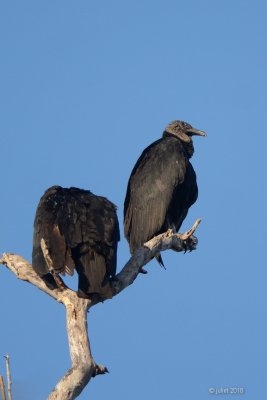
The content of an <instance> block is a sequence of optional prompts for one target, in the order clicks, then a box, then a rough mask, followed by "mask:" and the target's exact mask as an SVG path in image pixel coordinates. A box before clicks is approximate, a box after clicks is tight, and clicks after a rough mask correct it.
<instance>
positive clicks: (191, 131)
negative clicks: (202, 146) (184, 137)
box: [186, 128, 207, 136]
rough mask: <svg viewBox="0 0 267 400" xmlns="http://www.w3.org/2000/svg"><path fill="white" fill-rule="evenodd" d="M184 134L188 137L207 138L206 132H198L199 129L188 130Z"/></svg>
mask: <svg viewBox="0 0 267 400" xmlns="http://www.w3.org/2000/svg"><path fill="white" fill-rule="evenodd" d="M186 133H187V134H188V135H191V136H193V135H197V136H207V134H206V132H204V131H200V130H199V129H195V128H189V129H187V131H186Z"/></svg>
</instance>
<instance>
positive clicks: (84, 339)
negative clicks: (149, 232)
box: [0, 220, 200, 400]
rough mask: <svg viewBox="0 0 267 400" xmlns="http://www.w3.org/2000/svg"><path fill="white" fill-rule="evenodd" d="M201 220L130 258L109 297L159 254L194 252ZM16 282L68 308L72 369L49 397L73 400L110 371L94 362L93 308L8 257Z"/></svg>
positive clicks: (154, 241)
mask: <svg viewBox="0 0 267 400" xmlns="http://www.w3.org/2000/svg"><path fill="white" fill-rule="evenodd" d="M199 223H200V220H197V221H196V222H195V224H194V226H193V227H192V228H191V229H190V230H189V231H187V232H185V233H184V234H176V233H173V232H172V231H171V230H169V231H167V232H165V233H163V234H160V235H158V236H156V237H154V238H153V239H151V240H149V241H148V242H147V243H145V244H144V247H141V248H140V249H138V250H137V251H136V252H135V254H134V255H133V256H132V257H131V258H130V260H129V261H128V262H127V263H126V265H125V266H124V267H123V268H122V270H121V271H120V272H119V273H118V274H117V275H116V276H115V277H114V278H113V279H112V280H111V281H110V293H109V294H110V296H109V298H111V297H113V296H115V295H117V294H118V293H120V292H121V291H122V290H123V289H125V288H126V287H128V286H129V285H131V284H132V283H133V282H134V280H135V279H136V278H137V276H138V274H139V273H140V271H141V268H142V267H143V266H144V265H146V264H147V263H148V262H149V261H150V260H151V259H152V258H153V257H154V256H155V255H156V254H157V253H159V252H162V251H165V250H167V249H172V250H175V251H178V252H182V251H187V250H194V249H195V248H196V245H197V239H196V237H194V236H193V233H194V232H195V230H196V228H197V226H198V225H199ZM0 263H1V264H4V265H5V266H6V267H7V268H8V269H9V270H10V271H12V272H13V273H14V274H15V275H16V276H17V278H19V279H22V280H24V281H27V282H29V283H31V284H33V285H35V286H36V287H38V288H39V289H40V290H42V291H43V292H46V293H47V294H48V295H49V296H51V297H53V298H54V299H55V300H57V301H58V302H60V303H63V304H64V305H65V308H66V320H67V321H66V324H67V334H68V341H69V349H70V357H71V363H72V366H71V368H70V369H69V370H68V371H67V372H66V374H65V375H64V376H63V378H62V379H61V380H60V381H59V382H58V384H57V385H56V387H55V388H54V389H53V391H52V392H51V394H50V395H49V397H48V399H49V400H59V399H60V400H73V399H75V398H76V397H77V396H78V395H79V394H80V393H81V392H82V390H83V389H84V387H85V386H86V385H87V383H88V382H89V381H90V379H91V377H94V376H96V375H98V374H103V373H105V372H108V371H107V368H106V367H104V366H101V365H97V364H96V363H95V361H94V359H93V356H92V353H91V349H90V343H89V339H88V332H87V312H88V310H89V308H90V307H91V306H92V305H94V304H95V303H94V304H92V302H91V301H90V300H89V299H83V298H79V297H78V296H77V294H76V292H74V291H73V290H71V289H65V290H63V291H62V290H59V289H54V290H51V289H49V288H48V287H47V286H46V284H45V283H44V281H43V280H42V279H41V278H40V277H39V276H38V275H37V274H36V273H35V272H34V270H33V268H32V267H31V265H30V264H29V263H28V262H27V261H26V260H25V259H23V258H22V257H21V256H19V255H15V254H10V253H6V254H3V257H2V259H1V260H0Z"/></svg>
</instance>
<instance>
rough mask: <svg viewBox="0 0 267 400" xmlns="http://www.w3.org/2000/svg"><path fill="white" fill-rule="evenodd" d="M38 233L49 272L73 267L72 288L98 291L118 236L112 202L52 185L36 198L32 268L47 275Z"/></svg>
mask: <svg viewBox="0 0 267 400" xmlns="http://www.w3.org/2000/svg"><path fill="white" fill-rule="evenodd" d="M42 238H43V239H44V240H45V242H46V244H47V247H48V250H49V255H50V257H51V259H52V262H53V271H52V272H53V273H56V274H59V273H62V274H65V273H71V271H72V268H74V267H76V270H77V272H78V275H79V284H78V287H79V291H78V294H80V295H82V297H90V296H91V295H92V294H93V293H96V294H98V295H100V296H101V295H103V296H104V292H105V285H106V284H107V283H108V280H109V278H111V277H113V276H114V275H115V273H116V264H117V244H118V241H119V239H120V234H119V224H118V219H117V215H116V207H115V205H114V204H113V203H111V202H110V201H109V200H108V199H106V198H105V197H101V196H96V195H94V194H93V193H91V192H90V191H88V190H82V189H78V188H69V189H67V188H62V187H60V186H53V187H51V188H49V189H48V190H47V191H46V192H45V194H44V195H43V196H42V198H41V200H40V202H39V205H38V207H37V211H36V216H35V222H34V236H33V253H32V265H33V268H34V270H35V271H36V272H37V273H38V274H39V275H40V276H46V277H47V274H48V273H49V272H50V271H49V269H48V266H47V265H46V261H45V259H44V256H43V252H42V249H41V245H40V242H41V239H42ZM46 279H47V278H46Z"/></svg>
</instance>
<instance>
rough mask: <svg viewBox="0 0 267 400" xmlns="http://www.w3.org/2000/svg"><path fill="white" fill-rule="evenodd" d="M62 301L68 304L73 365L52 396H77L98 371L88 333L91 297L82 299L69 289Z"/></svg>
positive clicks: (56, 398) (68, 399) (51, 399)
mask: <svg viewBox="0 0 267 400" xmlns="http://www.w3.org/2000/svg"><path fill="white" fill-rule="evenodd" d="M58 301H60V302H62V303H63V304H64V305H65V307H66V320H67V321H66V323H67V333H68V341H69V349H70V357H71V363H72V367H71V368H70V369H69V370H68V371H67V372H66V374H65V375H64V376H63V378H62V379H61V380H60V381H59V382H58V384H57V385H56V387H55V388H54V389H53V391H52V392H51V394H50V396H49V397H48V400H62V399H64V400H72V399H75V398H76V397H77V396H78V395H79V394H80V393H81V391H82V390H83V388H84V387H85V386H86V385H87V383H88V382H89V380H90V378H91V376H92V375H94V374H95V363H94V360H93V357H92V354H91V349H90V344H89V340H88V333H87V312H88V309H89V307H90V305H91V302H90V300H87V299H81V298H79V297H78V296H77V294H76V293H75V292H73V291H72V290H70V289H68V290H65V291H64V292H62V294H61V295H59V298H58Z"/></svg>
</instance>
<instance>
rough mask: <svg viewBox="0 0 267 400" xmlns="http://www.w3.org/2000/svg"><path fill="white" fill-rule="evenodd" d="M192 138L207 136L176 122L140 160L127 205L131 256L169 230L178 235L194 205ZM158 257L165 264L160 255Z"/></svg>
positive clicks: (194, 183) (126, 228)
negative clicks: (147, 242) (146, 243)
mask: <svg viewBox="0 0 267 400" xmlns="http://www.w3.org/2000/svg"><path fill="white" fill-rule="evenodd" d="M193 135H200V136H206V134H205V132H203V131H199V130H198V129H195V128H193V127H192V126H191V125H189V124H188V123H186V122H183V121H173V122H172V123H170V124H169V125H168V126H167V127H166V128H165V130H164V132H163V135H162V138H161V139H159V140H157V141H155V142H154V143H152V144H151V145H150V146H148V147H147V148H146V149H145V150H144V151H143V153H142V154H141V156H140V157H139V159H138V160H137V163H136V164H135V166H134V168H133V170H132V173H131V176H130V178H129V182H128V187H127V193H126V197H125V202H124V234H125V237H126V239H127V240H128V242H129V246H130V251H131V254H133V253H134V252H135V250H136V249H138V248H139V247H141V246H142V245H143V244H144V243H145V242H146V241H148V240H150V239H152V237H154V236H156V235H158V234H160V233H163V232H166V231H167V230H168V229H172V230H174V231H175V232H177V231H178V230H179V228H180V226H181V224H182V222H183V220H184V219H185V217H186V215H187V212H188V209H189V207H191V205H192V204H194V203H195V201H196V199H197V196H198V187H197V181H196V174H195V171H194V169H193V167H192V165H191V163H190V161H189V159H190V158H191V157H192V155H193V153H194V147H193V141H192V136H193ZM156 258H157V260H158V261H159V262H160V264H162V265H163V262H162V258H161V256H160V254H159V255H158V256H157V257H156Z"/></svg>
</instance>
